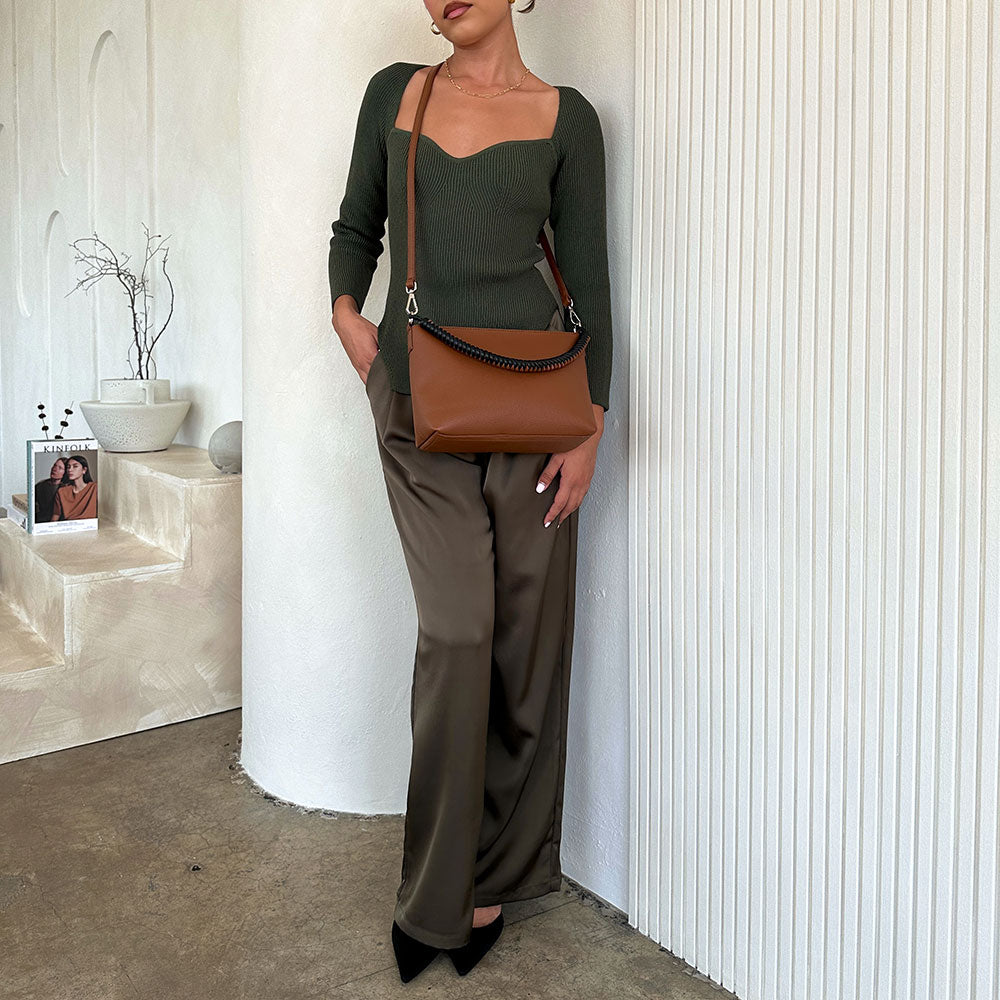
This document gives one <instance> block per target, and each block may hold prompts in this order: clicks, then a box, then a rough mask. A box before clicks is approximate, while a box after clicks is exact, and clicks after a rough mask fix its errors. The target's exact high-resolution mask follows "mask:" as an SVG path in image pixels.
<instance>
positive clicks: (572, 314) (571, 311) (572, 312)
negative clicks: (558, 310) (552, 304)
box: [566, 296, 582, 330]
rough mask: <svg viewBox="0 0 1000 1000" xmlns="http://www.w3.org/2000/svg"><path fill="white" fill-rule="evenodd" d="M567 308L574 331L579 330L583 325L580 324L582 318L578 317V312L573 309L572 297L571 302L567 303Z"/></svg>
mask: <svg viewBox="0 0 1000 1000" xmlns="http://www.w3.org/2000/svg"><path fill="white" fill-rule="evenodd" d="M566 308H567V309H568V310H569V319H570V322H571V323H572V324H573V329H574V330H579V329H580V327H581V325H582V324H581V323H580V317H579V316H577V314H576V310H575V309H574V308H573V297H572V296H570V300H569V302H567V303H566Z"/></svg>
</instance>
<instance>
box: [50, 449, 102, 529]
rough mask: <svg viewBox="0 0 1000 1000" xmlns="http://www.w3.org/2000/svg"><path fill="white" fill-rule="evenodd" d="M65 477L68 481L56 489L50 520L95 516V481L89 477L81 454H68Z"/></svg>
mask: <svg viewBox="0 0 1000 1000" xmlns="http://www.w3.org/2000/svg"><path fill="white" fill-rule="evenodd" d="M66 478H67V479H68V480H69V482H67V483H65V484H64V485H63V486H60V487H59V489H57V490H56V497H55V500H54V502H53V504H52V520H53V521H76V520H79V519H81V518H85V517H97V483H95V482H94V480H93V479H92V478H91V475H90V466H89V465H88V464H87V459H86V458H85V457H84V456H83V455H70V456H69V458H68V459H66Z"/></svg>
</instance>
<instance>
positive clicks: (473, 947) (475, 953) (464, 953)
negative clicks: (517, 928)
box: [446, 910, 503, 976]
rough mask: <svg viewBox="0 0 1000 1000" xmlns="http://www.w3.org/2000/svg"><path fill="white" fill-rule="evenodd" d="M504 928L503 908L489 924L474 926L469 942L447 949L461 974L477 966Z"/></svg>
mask: <svg viewBox="0 0 1000 1000" xmlns="http://www.w3.org/2000/svg"><path fill="white" fill-rule="evenodd" d="M502 930H503V910H501V911H500V913H499V915H498V916H497V917H495V918H494V919H493V920H491V921H490V922H489V923H488V924H484V925H483V926H482V927H473V928H472V934H471V936H470V937H469V941H468V943H467V944H463V945H462V946H461V947H460V948H447V949H446V951H447V952H448V956H449V957H450V958H451V960H452V962H454V963H455V968H456V969H457V970H458V974H459V975H460V976H464V975H466V974H467V973H469V972H471V971H472V970H473V969H474V968H475V967H476V965H477V964H478V963H479V960H480V959H481V958H482V957H483V955H485V954H486V952H488V951H489V950H490V948H492V947H493V945H495V944H496V942H497V938H499V937H500V932H501V931H502Z"/></svg>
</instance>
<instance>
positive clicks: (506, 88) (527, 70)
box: [444, 56, 531, 97]
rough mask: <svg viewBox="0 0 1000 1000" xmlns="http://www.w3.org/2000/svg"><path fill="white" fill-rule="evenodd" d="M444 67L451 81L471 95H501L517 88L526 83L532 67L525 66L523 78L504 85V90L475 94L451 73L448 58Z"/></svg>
mask: <svg viewBox="0 0 1000 1000" xmlns="http://www.w3.org/2000/svg"><path fill="white" fill-rule="evenodd" d="M448 58H449V59H450V58H451V56H449V57H448ZM444 68H445V70H447V72H448V79H449V80H451V82H452V83H453V84H454V85H455V86H456V87H458V89H459V90H460V91H462V93H463V94H468V95H469V97H499V96H500V95H501V94H506V93H507V91H508V90H517V88H518V87H520V86H521V84H522V83H524V81H525V79H526V78H527V76H528V74H529V73H530V72H531V70H530V69H527V68H525V70H524V73H523V74H522V75H521V79H520V80H518V81H517V83H515V84H513V86H510V87H504V89H503V90H498V91H497V92H496V93H495V94H475V93H473V92H472V91H471V90H466V89H465V88H464V87H463V86H461V85H460V84H458V83H456V82H455V78H454V77H453V76H452V75H451V66H449V65H448V59H445V61H444Z"/></svg>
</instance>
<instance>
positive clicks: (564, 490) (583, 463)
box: [538, 403, 604, 528]
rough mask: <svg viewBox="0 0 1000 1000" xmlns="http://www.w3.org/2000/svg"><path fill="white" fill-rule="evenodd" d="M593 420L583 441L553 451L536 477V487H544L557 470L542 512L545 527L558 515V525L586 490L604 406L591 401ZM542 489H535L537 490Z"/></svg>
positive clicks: (599, 438) (591, 474)
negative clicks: (554, 485)
mask: <svg viewBox="0 0 1000 1000" xmlns="http://www.w3.org/2000/svg"><path fill="white" fill-rule="evenodd" d="M593 406H594V419H595V420H596V422H597V430H596V431H595V432H594V433H593V434H591V435H590V437H589V438H587V440H586V441H584V442H583V444H579V445H577V446H576V447H575V448H573V449H572V450H570V451H560V452H555V453H553V455H552V456H551V458H549V460H548V462H547V463H546V464H545V468H544V469H542V474H541V475H540V476H539V477H538V486H539V487H542V489H548V487H549V484H550V483H551V482H552V480H553V479H555V476H556V473H557V472H558V473H559V489H558V490H556V495H555V496H554V497H553V498H552V506H551V507H549V509H548V512H547V513H546V515H545V527H546V528H547V527H548V526H549V525H550V524H551V523H552V521H553V519H554V518H556V517H558V518H559V521H558V523H557V524H556V527H557V528H558V527H559V525H561V524H562V523H563V521H565V520H566V518H567V517H569V515H570V514H572V513H573V511H574V510H576V509H577V508H578V507H579V506H580V504H581V503H583V498H584V497H585V496H586V495H587V490H589V489H590V481H591V479H593V478H594V466H595V465H596V464H597V446H598V444H599V443H600V440H601V435H602V434H603V433H604V407H603V406H601V405H600V404H598V403H594V404H593ZM542 489H539V490H538V492H539V493H541V492H542Z"/></svg>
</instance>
